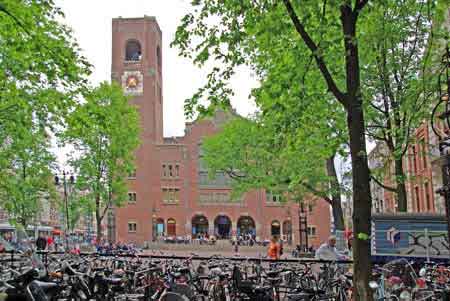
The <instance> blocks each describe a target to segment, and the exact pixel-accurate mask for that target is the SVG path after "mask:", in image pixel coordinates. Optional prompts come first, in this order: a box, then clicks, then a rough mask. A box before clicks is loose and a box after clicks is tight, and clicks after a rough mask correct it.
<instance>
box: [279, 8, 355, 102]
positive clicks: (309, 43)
mask: <svg viewBox="0 0 450 301" xmlns="http://www.w3.org/2000/svg"><path fill="white" fill-rule="evenodd" d="M283 2H284V6H285V7H286V10H287V12H288V14H289V17H290V18H291V20H292V23H294V27H295V29H296V31H297V32H298V34H299V35H300V37H301V38H302V40H303V42H305V44H306V46H308V48H309V50H310V51H311V52H312V55H313V56H314V59H315V61H316V63H317V66H318V67H319V70H320V72H321V73H322V76H323V77H324V79H325V81H326V83H327V86H328V89H329V90H330V91H331V92H332V93H333V95H334V96H335V97H336V99H337V100H338V101H339V102H340V103H342V104H343V105H344V106H345V107H348V101H347V99H346V97H345V94H344V93H342V92H341V91H340V90H339V88H338V86H337V85H336V83H335V81H334V79H333V77H332V75H331V73H330V71H329V70H328V68H327V66H326V64H325V62H324V60H323V57H322V56H321V55H319V51H318V50H319V49H318V47H317V45H316V43H314V41H313V40H312V38H311V36H310V35H309V34H308V32H307V31H306V30H305V27H304V26H303V24H302V23H301V22H300V20H299V19H298V16H297V14H296V13H295V10H294V8H293V7H292V4H291V2H290V1H289V0H283Z"/></svg>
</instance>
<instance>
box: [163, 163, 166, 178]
mask: <svg viewBox="0 0 450 301" xmlns="http://www.w3.org/2000/svg"><path fill="white" fill-rule="evenodd" d="M162 170H163V177H164V178H165V177H167V165H166V164H163V165H162Z"/></svg>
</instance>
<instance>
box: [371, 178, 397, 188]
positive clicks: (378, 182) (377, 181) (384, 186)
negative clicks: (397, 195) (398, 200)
mask: <svg viewBox="0 0 450 301" xmlns="http://www.w3.org/2000/svg"><path fill="white" fill-rule="evenodd" d="M370 179H371V180H374V181H375V183H377V185H378V186H380V187H381V188H383V189H386V190H388V191H391V192H397V189H395V188H394V187H390V186H386V185H384V184H383V183H381V182H380V181H379V180H378V179H377V178H375V177H374V176H373V175H372V174H371V175H370Z"/></svg>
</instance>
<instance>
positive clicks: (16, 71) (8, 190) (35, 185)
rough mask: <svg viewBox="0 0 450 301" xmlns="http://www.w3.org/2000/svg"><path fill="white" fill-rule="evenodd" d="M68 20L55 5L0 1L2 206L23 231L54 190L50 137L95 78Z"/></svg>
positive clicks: (44, 1)
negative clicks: (89, 80) (66, 23)
mask: <svg viewBox="0 0 450 301" xmlns="http://www.w3.org/2000/svg"><path fill="white" fill-rule="evenodd" d="M63 17H64V16H63V14H62V12H61V10H60V9H58V8H56V7H55V5H54V2H53V1H52V0H42V1H41V0H29V1H28V0H27V1H25V0H2V1H0V70H1V72H0V141H1V143H0V144H1V147H0V170H1V175H0V182H1V186H2V188H1V190H2V195H3V196H4V197H8V198H9V199H4V200H3V202H2V204H1V206H2V207H4V208H5V209H6V210H7V211H8V212H9V213H11V216H12V217H13V222H18V223H20V224H22V225H24V226H25V225H26V224H27V223H29V222H30V220H31V219H32V218H33V217H34V216H35V215H36V212H37V211H38V209H39V207H40V205H41V204H40V202H39V200H40V199H41V198H42V197H43V194H46V193H48V192H49V191H51V190H52V189H51V188H52V186H53V185H50V186H49V183H50V184H52V183H51V179H52V177H51V175H50V170H51V164H52V163H53V160H54V158H53V156H51V155H50V153H49V151H48V149H49V147H50V145H49V143H48V141H47V140H48V139H49V138H48V137H45V136H46V135H47V134H46V133H45V132H48V133H49V135H51V132H52V131H54V129H55V127H56V126H58V125H61V123H62V121H63V120H64V118H65V116H66V115H67V113H68V112H69V111H70V110H71V108H72V107H73V105H74V99H75V96H76V95H77V94H79V92H80V91H81V90H82V89H83V88H84V86H85V84H86V80H87V79H86V77H87V75H88V74H89V72H90V71H89V69H90V65H89V63H87V61H86V60H85V59H84V58H83V57H82V56H81V55H80V54H79V52H80V49H79V47H78V45H77V44H76V42H75V41H74V40H73V38H72V32H71V31H70V30H69V28H68V27H66V26H64V25H62V24H61V23H60V20H61V19H62V18H63ZM48 181H50V182H48Z"/></svg>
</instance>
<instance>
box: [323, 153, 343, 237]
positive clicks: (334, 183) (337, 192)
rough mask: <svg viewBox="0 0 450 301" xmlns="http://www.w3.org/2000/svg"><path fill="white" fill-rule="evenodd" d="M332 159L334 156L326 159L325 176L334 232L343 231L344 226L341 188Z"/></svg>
mask: <svg viewBox="0 0 450 301" xmlns="http://www.w3.org/2000/svg"><path fill="white" fill-rule="evenodd" d="M334 157H335V154H333V155H332V156H331V157H330V158H328V159H327V175H328V177H329V181H330V188H331V200H332V203H331V209H332V212H333V220H334V228H335V230H340V231H344V230H345V225H344V214H343V212H342V206H341V188H340V185H339V180H338V177H337V173H336V167H335V166H334Z"/></svg>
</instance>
